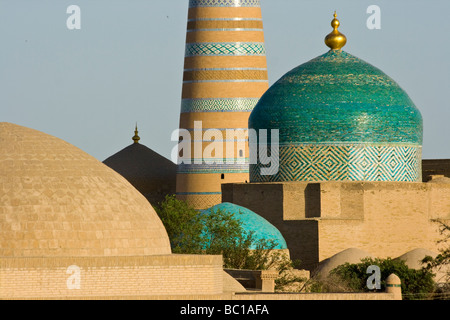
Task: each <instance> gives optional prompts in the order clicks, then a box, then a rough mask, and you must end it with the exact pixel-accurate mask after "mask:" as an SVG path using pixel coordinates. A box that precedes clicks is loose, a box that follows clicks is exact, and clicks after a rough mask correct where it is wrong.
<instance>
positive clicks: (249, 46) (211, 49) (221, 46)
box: [185, 42, 266, 57]
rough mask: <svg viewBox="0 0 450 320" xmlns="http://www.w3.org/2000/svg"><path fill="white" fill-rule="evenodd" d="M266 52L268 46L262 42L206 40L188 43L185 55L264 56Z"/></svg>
mask: <svg viewBox="0 0 450 320" xmlns="http://www.w3.org/2000/svg"><path fill="white" fill-rule="evenodd" d="M265 54H266V48H265V46H264V43H262V42H205V43H187V44H186V53H185V56H186V57H194V56H246V55H254V56H263V55H265Z"/></svg>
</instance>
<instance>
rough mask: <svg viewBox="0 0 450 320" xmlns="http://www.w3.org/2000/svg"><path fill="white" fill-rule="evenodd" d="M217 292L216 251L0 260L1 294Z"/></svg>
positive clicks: (220, 270) (219, 261)
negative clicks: (207, 252) (194, 253)
mask: <svg viewBox="0 0 450 320" xmlns="http://www.w3.org/2000/svg"><path fill="white" fill-rule="evenodd" d="M71 266H72V267H71ZM78 271H79V273H78ZM77 280H79V282H77ZM77 284H79V286H78V285H77ZM222 292H223V268H222V257H221V256H206V255H198V256H194V255H166V256H145V257H98V258H95V257H94V258H80V257H74V258H6V259H1V260H0V297H1V298H18V299H20V298H26V299H27V298H65V297H67V298H76V297H80V298H81V297H82V298H86V297H87V298H88V297H98V296H109V297H126V296H151V295H163V296H164V295H187V294H189V295H192V294H199V295H204V294H209V295H214V294H221V293H222Z"/></svg>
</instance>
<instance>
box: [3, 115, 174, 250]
mask: <svg viewBox="0 0 450 320" xmlns="http://www.w3.org/2000/svg"><path fill="white" fill-rule="evenodd" d="M170 253H171V249H170V243H169V239H168V236H167V232H166V230H165V229H164V226H163V224H162V222H161V220H160V219H159V217H158V216H157V214H156V212H155V211H154V209H153V208H152V206H151V205H150V204H149V203H148V201H147V200H146V199H145V198H144V196H142V195H141V194H140V193H139V192H138V191H137V190H136V189H135V188H134V187H133V186H131V184H129V183H128V182H127V181H126V180H125V179H124V178H123V177H122V176H120V175H119V174H118V173H116V172H115V171H113V170H112V169H110V168H108V167H107V166H106V165H104V164H102V163H101V162H100V161H98V160H96V159H95V158H93V157H92V156H90V155H88V154H86V153H85V152H83V151H81V150H80V149H78V148H76V147H74V146H73V145H71V144H69V143H67V142H65V141H62V140H60V139H58V138H55V137H52V136H50V135H47V134H45V133H42V132H39V131H36V130H32V129H29V128H25V127H22V126H18V125H14V124H11V123H0V257H36V256H61V257H64V256H130V255H135V256H136V255H161V254H170Z"/></svg>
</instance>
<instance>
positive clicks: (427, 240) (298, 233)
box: [222, 182, 450, 270]
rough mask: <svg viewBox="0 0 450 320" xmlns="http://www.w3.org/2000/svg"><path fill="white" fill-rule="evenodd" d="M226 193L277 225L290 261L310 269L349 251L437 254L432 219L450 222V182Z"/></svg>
mask: <svg viewBox="0 0 450 320" xmlns="http://www.w3.org/2000/svg"><path fill="white" fill-rule="evenodd" d="M222 190H223V196H222V201H227V202H232V203H235V204H238V205H241V206H243V207H246V208H248V209H250V210H253V211H254V212H256V213H258V214H260V215H261V216H262V217H264V218H265V219H267V220H268V221H269V222H271V223H272V224H273V225H274V226H275V227H277V228H278V229H279V230H280V232H281V233H282V235H283V237H284V238H285V240H286V243H287V246H288V249H289V252H290V255H291V258H292V259H300V260H301V261H302V262H303V266H302V267H303V268H306V269H309V270H312V269H314V268H315V266H316V265H317V263H318V262H319V261H322V260H324V259H326V258H329V257H330V256H332V255H334V254H336V253H339V252H341V251H343V250H345V249H348V248H359V249H361V250H365V251H367V252H369V253H371V254H372V255H374V256H378V257H380V258H382V257H391V258H396V257H398V256H400V255H402V254H404V253H406V252H408V251H410V250H412V249H415V248H424V249H428V250H431V251H434V252H437V251H438V249H439V247H438V245H437V244H436V241H437V240H438V239H439V237H440V235H439V232H438V229H437V224H435V223H432V222H431V219H436V218H441V219H447V221H450V184H444V183H417V182H411V183H408V182H365V183H362V182H323V183H308V182H287V183H249V184H227V185H223V186H222Z"/></svg>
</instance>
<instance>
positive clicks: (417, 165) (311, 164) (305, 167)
mask: <svg viewBox="0 0 450 320" xmlns="http://www.w3.org/2000/svg"><path fill="white" fill-rule="evenodd" d="M279 153H280V154H279V171H278V172H277V173H275V174H273V175H265V176H263V175H261V171H260V169H261V167H263V166H262V165H261V164H255V165H252V164H251V165H250V181H252V182H278V181H330V180H331V181H409V182H416V181H420V180H421V177H422V167H421V154H422V148H421V147H416V146H368V145H339V146H338V145H335V146H330V145H303V146H291V147H283V146H282V147H280V150H279Z"/></svg>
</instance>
